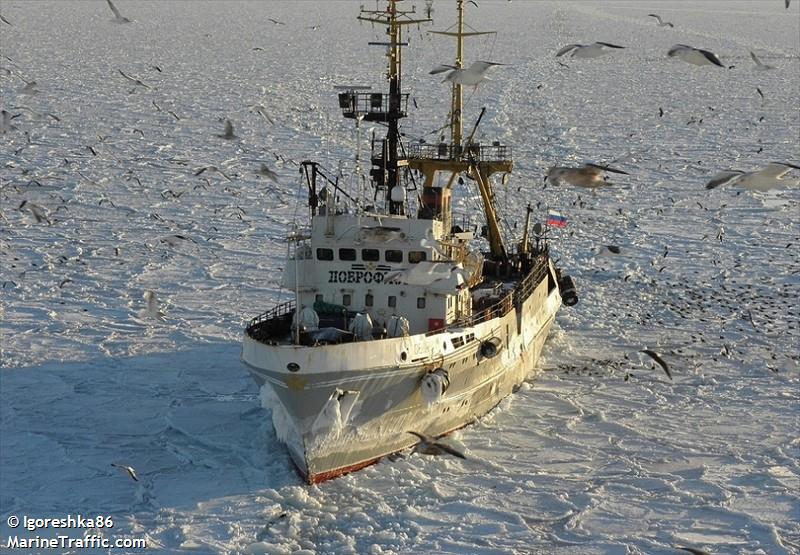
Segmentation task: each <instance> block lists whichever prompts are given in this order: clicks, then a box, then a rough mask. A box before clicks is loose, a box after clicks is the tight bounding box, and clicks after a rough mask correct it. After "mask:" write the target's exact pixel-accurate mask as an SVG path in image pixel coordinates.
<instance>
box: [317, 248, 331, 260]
mask: <svg viewBox="0 0 800 555" xmlns="http://www.w3.org/2000/svg"><path fill="white" fill-rule="evenodd" d="M317 260H333V249H317Z"/></svg>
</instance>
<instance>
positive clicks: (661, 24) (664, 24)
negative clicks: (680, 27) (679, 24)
mask: <svg viewBox="0 0 800 555" xmlns="http://www.w3.org/2000/svg"><path fill="white" fill-rule="evenodd" d="M647 17H655V18H656V21H657V22H658V26H659V27H675V26H674V25H673V24H672V23H670V22H669V21H663V20H662V19H661V16H660V15H656V14H654V13H649V14H647Z"/></svg>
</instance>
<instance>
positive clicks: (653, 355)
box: [639, 349, 672, 380]
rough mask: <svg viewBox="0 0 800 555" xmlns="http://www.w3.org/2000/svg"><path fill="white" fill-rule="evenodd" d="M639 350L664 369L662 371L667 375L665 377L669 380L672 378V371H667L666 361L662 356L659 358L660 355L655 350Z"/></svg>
mask: <svg viewBox="0 0 800 555" xmlns="http://www.w3.org/2000/svg"><path fill="white" fill-rule="evenodd" d="M639 352H640V353H644V354H646V355H647V356H649V357H650V358H652V359H653V360H654V361H656V362H657V363H658V365H659V366H661V368H662V369H663V370H664V373H665V374H666V375H667V377H668V378H669V379H670V380H671V379H672V372H670V371H669V366H667V363H666V362H664V359H663V358H661V355H659V354H658V353H657V352H655V351H651V350H650V349H642V350H641V351H639Z"/></svg>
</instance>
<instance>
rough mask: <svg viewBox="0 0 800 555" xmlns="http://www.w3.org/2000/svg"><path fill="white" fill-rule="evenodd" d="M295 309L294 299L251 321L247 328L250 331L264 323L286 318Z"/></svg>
mask: <svg viewBox="0 0 800 555" xmlns="http://www.w3.org/2000/svg"><path fill="white" fill-rule="evenodd" d="M295 308H296V303H295V301H294V299H292V300H291V301H287V302H285V303H281V304H279V305H277V306H275V307H273V308H271V309H269V310H267V311H266V312H264V313H262V314H259V315H258V316H256V317H255V318H253V319H252V320H250V324H249V325H248V326H247V328H248V329H250V328H252V327H253V326H256V325H258V324H260V323H262V322H267V321H269V320H277V319H278V318H281V317H283V316H286V315H287V314H290V313H292V312H294V310H295Z"/></svg>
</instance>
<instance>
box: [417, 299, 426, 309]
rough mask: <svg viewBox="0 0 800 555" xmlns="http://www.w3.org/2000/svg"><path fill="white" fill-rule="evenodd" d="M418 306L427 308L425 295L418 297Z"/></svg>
mask: <svg viewBox="0 0 800 555" xmlns="http://www.w3.org/2000/svg"><path fill="white" fill-rule="evenodd" d="M417 308H425V297H417Z"/></svg>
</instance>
